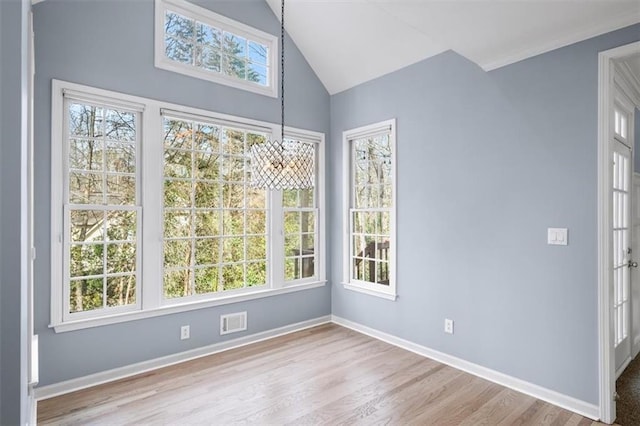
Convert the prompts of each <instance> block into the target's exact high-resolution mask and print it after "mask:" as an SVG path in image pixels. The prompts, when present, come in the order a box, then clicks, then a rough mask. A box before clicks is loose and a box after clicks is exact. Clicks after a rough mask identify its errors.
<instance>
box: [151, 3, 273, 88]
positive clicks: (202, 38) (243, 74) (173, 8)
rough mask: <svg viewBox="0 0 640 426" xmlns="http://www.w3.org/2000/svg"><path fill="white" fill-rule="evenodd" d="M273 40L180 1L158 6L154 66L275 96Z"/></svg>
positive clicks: (247, 27)
mask: <svg viewBox="0 0 640 426" xmlns="http://www.w3.org/2000/svg"><path fill="white" fill-rule="evenodd" d="M276 50H277V39H276V38H275V37H274V36H273V35H271V34H267V33H263V32H262V31H259V30H257V29H255V28H252V27H249V26H247V25H244V24H242V23H240V22H236V21H233V20H231V19H229V18H226V17H224V16H221V15H219V14H216V13H214V12H212V11H210V10H208V9H204V8H202V7H199V6H195V5H193V4H191V3H189V2H186V1H183V0H156V66H158V67H160V68H164V69H168V70H171V71H176V72H180V73H184V74H188V75H191V76H194V77H198V78H203V79H207V80H213V81H216V82H218V83H222V84H228V85H231V86H234V87H239V88H243V89H246V90H251V91H254V92H258V93H261V94H266V95H271V96H276V95H277V93H276V89H275V73H274V71H275V67H276V61H275V54H276Z"/></svg>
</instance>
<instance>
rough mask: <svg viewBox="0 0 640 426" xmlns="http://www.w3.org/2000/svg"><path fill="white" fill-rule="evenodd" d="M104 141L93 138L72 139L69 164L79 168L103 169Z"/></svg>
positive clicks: (73, 167)
mask: <svg viewBox="0 0 640 426" xmlns="http://www.w3.org/2000/svg"><path fill="white" fill-rule="evenodd" d="M102 149H103V143H102V141H99V140H97V141H96V140H91V139H71V144H70V147H69V166H70V167H71V168H72V169H79V170H102V154H103V153H102Z"/></svg>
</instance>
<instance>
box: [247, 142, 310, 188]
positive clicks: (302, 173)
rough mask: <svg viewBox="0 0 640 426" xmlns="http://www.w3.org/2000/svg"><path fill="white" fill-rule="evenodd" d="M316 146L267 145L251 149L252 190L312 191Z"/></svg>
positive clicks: (266, 143) (297, 144)
mask: <svg viewBox="0 0 640 426" xmlns="http://www.w3.org/2000/svg"><path fill="white" fill-rule="evenodd" d="M314 157H315V148H314V146H313V144H307V143H301V142H295V141H284V142H279V141H277V140H276V141H266V142H264V143H261V144H257V145H254V146H253V147H251V186H253V187H255V188H262V189H275V190H281V189H305V188H312V187H313V183H314V181H315V173H314V170H315V165H314Z"/></svg>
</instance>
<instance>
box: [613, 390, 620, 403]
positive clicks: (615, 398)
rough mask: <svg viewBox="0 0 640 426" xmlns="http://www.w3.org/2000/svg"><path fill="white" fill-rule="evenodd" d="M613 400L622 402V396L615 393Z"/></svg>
mask: <svg viewBox="0 0 640 426" xmlns="http://www.w3.org/2000/svg"><path fill="white" fill-rule="evenodd" d="M613 400H614V401H619V400H620V395H618V392H614V393H613Z"/></svg>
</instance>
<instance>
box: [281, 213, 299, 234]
mask: <svg viewBox="0 0 640 426" xmlns="http://www.w3.org/2000/svg"><path fill="white" fill-rule="evenodd" d="M299 232H300V212H285V213H284V233H285V234H296V233H299Z"/></svg>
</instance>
